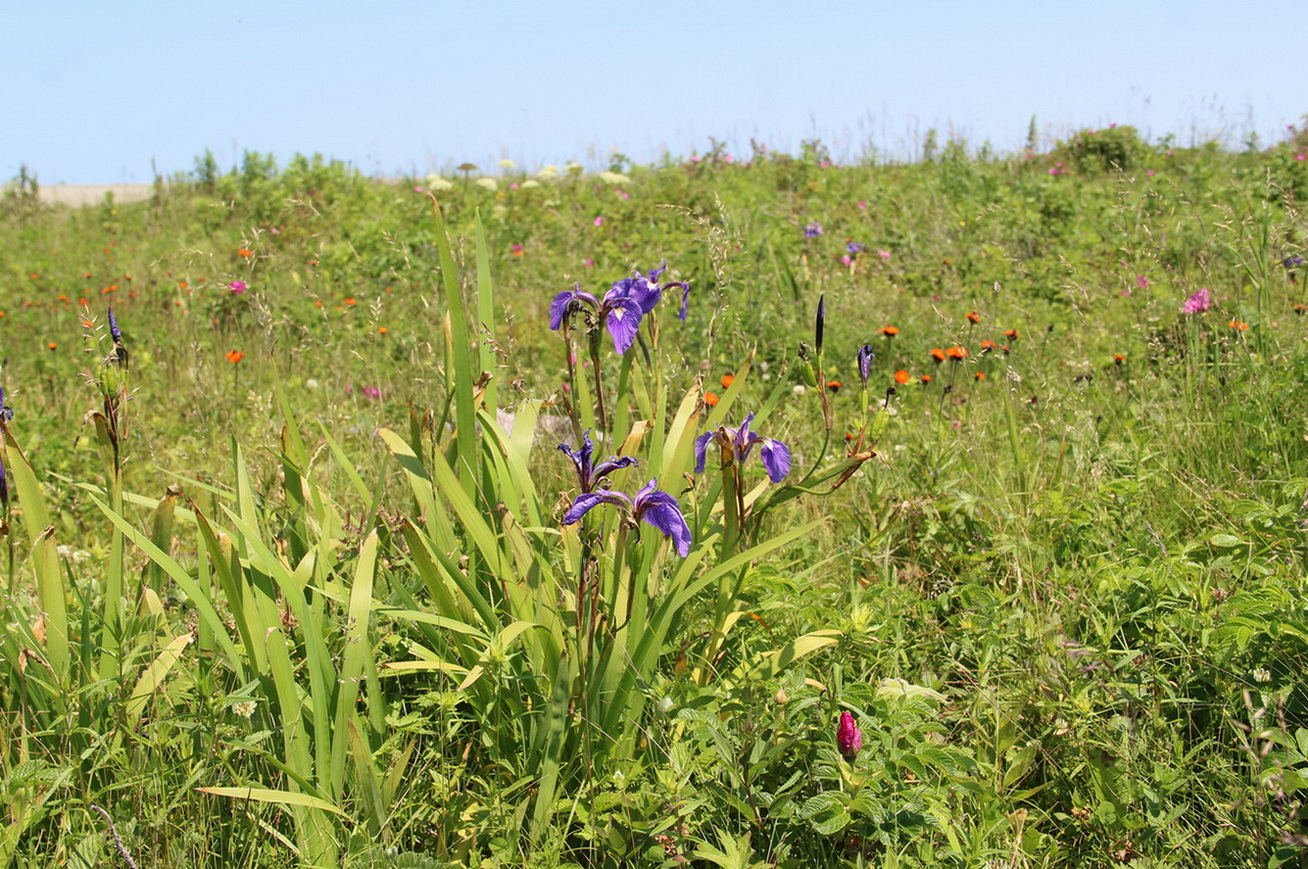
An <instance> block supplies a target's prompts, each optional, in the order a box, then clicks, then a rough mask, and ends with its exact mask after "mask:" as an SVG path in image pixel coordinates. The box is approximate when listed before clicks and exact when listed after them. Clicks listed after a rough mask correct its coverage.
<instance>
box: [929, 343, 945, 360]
mask: <svg viewBox="0 0 1308 869" xmlns="http://www.w3.org/2000/svg"><path fill="white" fill-rule="evenodd" d="M931 358H932V359H934V360H936V361H937V362H944V361H945V351H944V350H941V349H940V348H939V347H932V348H931Z"/></svg>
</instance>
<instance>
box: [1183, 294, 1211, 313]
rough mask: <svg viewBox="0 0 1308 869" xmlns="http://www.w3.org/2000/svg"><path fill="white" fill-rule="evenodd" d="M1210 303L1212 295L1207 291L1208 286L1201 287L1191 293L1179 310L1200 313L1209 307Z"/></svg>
mask: <svg viewBox="0 0 1308 869" xmlns="http://www.w3.org/2000/svg"><path fill="white" fill-rule="evenodd" d="M1212 305H1213V297H1212V295H1211V294H1210V293H1209V292H1208V288H1207V287H1201V288H1200V289H1198V290H1196V291H1195V292H1194V293H1192V294H1191V295H1190V298H1188V299H1186V300H1185V304H1184V305H1182V306H1181V312H1182V313H1185V314H1202V313H1203V312H1204V311H1207V310H1208V309H1209V308H1211V307H1212Z"/></svg>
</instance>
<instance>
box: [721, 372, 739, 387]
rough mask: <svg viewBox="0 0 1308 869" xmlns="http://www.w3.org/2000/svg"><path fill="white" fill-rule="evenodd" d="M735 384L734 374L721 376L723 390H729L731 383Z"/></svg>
mask: <svg viewBox="0 0 1308 869" xmlns="http://www.w3.org/2000/svg"><path fill="white" fill-rule="evenodd" d="M735 382H736V375H734V374H724V375H722V388H723V389H730V388H731V384H733V383H735Z"/></svg>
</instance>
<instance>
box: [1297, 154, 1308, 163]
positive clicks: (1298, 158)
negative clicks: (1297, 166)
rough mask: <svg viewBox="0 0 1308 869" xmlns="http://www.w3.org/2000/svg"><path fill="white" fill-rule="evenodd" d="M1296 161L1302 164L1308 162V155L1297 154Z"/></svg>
mask: <svg viewBox="0 0 1308 869" xmlns="http://www.w3.org/2000/svg"><path fill="white" fill-rule="evenodd" d="M1294 159H1296V160H1298V161H1299V162H1301V163H1302V162H1303V161H1304V160H1308V154H1295V155H1294Z"/></svg>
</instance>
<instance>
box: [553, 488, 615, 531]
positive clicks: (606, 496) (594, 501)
mask: <svg viewBox="0 0 1308 869" xmlns="http://www.w3.org/2000/svg"><path fill="white" fill-rule="evenodd" d="M600 504H616V505H619V506H621V505H623V504H627V505H630V504H631V500H630V499H629V498H628V497H627V496H626V495H624V494H622V493H621V492H611V491H609V490H608V489H598V490H596V491H594V492H583V493H582V494H580V495H578V496H577V500H575V501H573V502H572V506H571V507H569V508H568V512H567V513H564V514H563V524H564V525H572V524H575V523H577V522H580V521H581V517H583V516H585V515H586V514H587V513H589V512H590V511H591V510H592V509H593V508H595V507H598V506H599V505H600Z"/></svg>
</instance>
